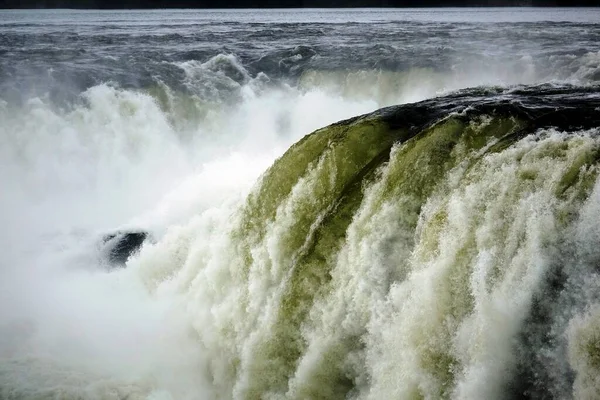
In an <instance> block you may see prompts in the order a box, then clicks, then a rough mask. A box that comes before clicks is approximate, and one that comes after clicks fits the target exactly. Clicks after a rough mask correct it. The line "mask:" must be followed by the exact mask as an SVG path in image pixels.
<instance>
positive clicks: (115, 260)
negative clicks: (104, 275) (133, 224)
mask: <svg viewBox="0 0 600 400" xmlns="http://www.w3.org/2000/svg"><path fill="white" fill-rule="evenodd" d="M148 238H149V234H148V232H144V231H131V232H115V233H110V234H107V235H105V236H104V237H103V238H102V243H103V245H104V254H105V257H106V259H107V261H108V262H109V263H110V264H113V265H124V264H125V263H126V262H127V260H128V259H129V257H131V256H132V255H133V254H134V253H136V252H137V251H138V250H139V249H140V247H142V245H143V244H144V242H145V241H146V240H147V239H148Z"/></svg>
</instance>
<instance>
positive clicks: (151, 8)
mask: <svg viewBox="0 0 600 400" xmlns="http://www.w3.org/2000/svg"><path fill="white" fill-rule="evenodd" d="M425 8H431V9H434V8H561V9H565V8H600V5H588V4H575V5H568V6H565V5H555V4H538V5H514V4H510V5H489V4H468V5H465V4H450V5H444V4H442V5H437V6H432V5H425V6H417V5H414V6H413V5H411V6H361V5H352V6H339V5H336V6H318V7H303V6H279V7H261V6H231V7H227V6H225V7H210V6H209V7H193V6H190V7H187V6H174V7H169V6H164V7H131V8H127V7H115V8H106V7H98V8H90V7H43V6H42V7H16V8H3V7H2V6H0V9H1V10H67V11H73V10H106V11H119V10H332V9H425Z"/></svg>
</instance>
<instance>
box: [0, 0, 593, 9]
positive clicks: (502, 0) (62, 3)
mask: <svg viewBox="0 0 600 400" xmlns="http://www.w3.org/2000/svg"><path fill="white" fill-rule="evenodd" d="M223 3H225V4H223ZM573 3H575V4H573ZM467 7H473V8H548V7H559V8H581V7H598V0H576V1H570V0H446V1H444V0H225V1H223V0H171V1H168V0H0V8H2V9H9V8H10V9H34V10H35V9H67V10H150V9H157V10H158V9H160V10H163V9H164V10H173V9H182V10H189V9H206V10H218V9H222V10H230V9H299V10H300V9H307V8H314V9H332V8H341V9H347V8H374V9H377V8H380V9H384V8H389V9H393V8H397V9H403V8H415V9H424V8H467Z"/></svg>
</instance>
